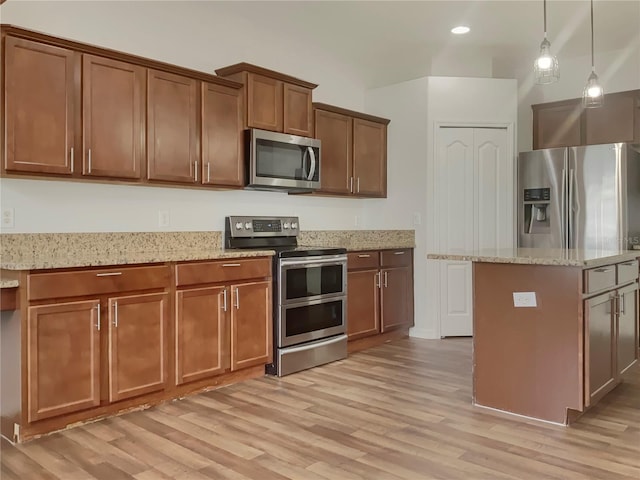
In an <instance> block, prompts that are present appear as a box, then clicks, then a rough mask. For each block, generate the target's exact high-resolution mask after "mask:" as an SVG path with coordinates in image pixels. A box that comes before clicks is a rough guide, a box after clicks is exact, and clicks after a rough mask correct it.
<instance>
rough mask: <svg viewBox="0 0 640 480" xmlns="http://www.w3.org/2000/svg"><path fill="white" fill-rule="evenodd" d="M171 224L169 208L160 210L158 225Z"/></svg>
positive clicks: (166, 225)
mask: <svg viewBox="0 0 640 480" xmlns="http://www.w3.org/2000/svg"><path fill="white" fill-rule="evenodd" d="M170 224H171V215H170V214H169V210H158V226H159V227H168V226H169V225H170Z"/></svg>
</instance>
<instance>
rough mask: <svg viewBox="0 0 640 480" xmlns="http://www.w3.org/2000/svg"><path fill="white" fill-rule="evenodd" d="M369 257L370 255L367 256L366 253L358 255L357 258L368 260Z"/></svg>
mask: <svg viewBox="0 0 640 480" xmlns="http://www.w3.org/2000/svg"><path fill="white" fill-rule="evenodd" d="M370 257H371V255H369V254H368V253H364V254H360V255H358V258H370Z"/></svg>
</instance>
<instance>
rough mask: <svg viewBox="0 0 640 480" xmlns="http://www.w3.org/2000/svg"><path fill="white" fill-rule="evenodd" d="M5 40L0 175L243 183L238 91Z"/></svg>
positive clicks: (29, 35) (163, 70)
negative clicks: (0, 172) (0, 168)
mask: <svg viewBox="0 0 640 480" xmlns="http://www.w3.org/2000/svg"><path fill="white" fill-rule="evenodd" d="M2 41H3V44H4V52H5V55H4V72H5V73H4V74H5V89H4V92H3V96H2V99H3V106H4V109H5V110H4V111H6V115H3V116H2V122H3V125H2V129H3V131H4V132H5V133H6V134H5V135H2V136H0V138H1V139H2V142H3V148H2V149H0V150H1V151H2V157H3V158H2V174H3V175H7V174H9V175H27V174H28V175H31V176H33V175H38V176H55V177H57V178H74V179H82V180H85V181H105V180H110V179H111V180H117V181H119V182H127V183H133V184H146V185H154V184H180V185H185V186H199V187H203V186H208V185H212V186H220V187H241V186H243V185H244V168H243V160H244V158H243V138H242V133H243V132H242V130H243V128H244V126H243V107H244V103H243V88H242V85H241V84H239V83H236V82H232V81H229V80H224V79H221V78H218V77H216V76H214V75H209V74H205V73H202V72H196V71H193V70H188V69H185V68H180V67H176V66H173V65H168V64H164V63H160V62H156V61H153V60H149V59H145V58H140V57H136V56H133V55H128V54H125V53H121V52H116V51H113V50H106V49H101V48H98V47H94V46H91V45H85V44H81V43H78V42H72V41H69V40H64V39H60V38H56V37H51V36H48V35H43V34H39V33H36V32H30V31H28V30H24V29H20V28H16V27H11V26H5V25H3V26H2ZM287 92H289V90H287ZM297 95H298V94H297V93H295V92H294V93H290V94H288V97H287V98H291V99H292V100H291V102H293V104H294V105H299V104H300V101H299V99H298V96H297ZM308 103H309V112H310V111H311V106H310V105H311V99H310V97H309V102H308ZM289 110H291V109H289ZM294 110H295V109H294ZM310 115H311V114H310V113H309V116H310ZM285 118H288V119H289V121H295V120H291V118H294V119H295V118H297V117H296V115H293V116H292V115H289V116H288V117H285Z"/></svg>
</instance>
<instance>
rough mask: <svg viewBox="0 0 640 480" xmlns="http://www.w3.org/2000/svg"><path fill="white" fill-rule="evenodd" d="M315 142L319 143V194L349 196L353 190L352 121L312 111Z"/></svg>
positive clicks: (346, 117)
mask: <svg viewBox="0 0 640 480" xmlns="http://www.w3.org/2000/svg"><path fill="white" fill-rule="evenodd" d="M314 114H315V138H317V139H319V140H320V141H321V142H322V146H321V148H322V158H321V159H320V160H321V162H320V191H321V192H326V193H339V194H343V195H349V194H350V193H352V188H353V120H352V118H351V117H348V116H346V115H342V114H339V113H334V112H326V111H324V110H315V111H314Z"/></svg>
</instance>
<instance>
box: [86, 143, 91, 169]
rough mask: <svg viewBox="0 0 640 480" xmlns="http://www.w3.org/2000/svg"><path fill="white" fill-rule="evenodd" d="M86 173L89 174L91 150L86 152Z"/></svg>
mask: <svg viewBox="0 0 640 480" xmlns="http://www.w3.org/2000/svg"><path fill="white" fill-rule="evenodd" d="M87 173H91V149H89V150H88V151H87Z"/></svg>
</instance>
